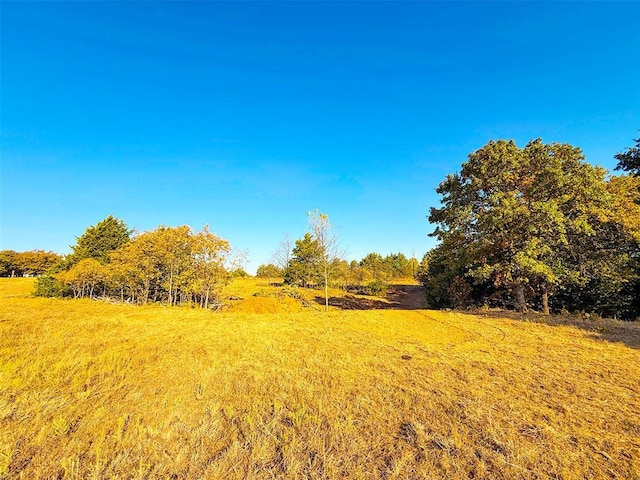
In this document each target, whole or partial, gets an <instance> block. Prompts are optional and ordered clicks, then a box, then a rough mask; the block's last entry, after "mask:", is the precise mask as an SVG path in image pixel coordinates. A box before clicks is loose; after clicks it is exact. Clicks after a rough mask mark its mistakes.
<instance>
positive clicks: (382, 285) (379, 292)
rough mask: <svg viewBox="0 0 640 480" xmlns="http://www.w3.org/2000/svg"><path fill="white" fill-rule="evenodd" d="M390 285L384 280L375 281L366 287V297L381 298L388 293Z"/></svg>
mask: <svg viewBox="0 0 640 480" xmlns="http://www.w3.org/2000/svg"><path fill="white" fill-rule="evenodd" d="M388 289H389V285H388V284H387V282H383V281H382V280H374V281H373V282H369V283H368V284H367V285H365V287H364V289H363V291H364V294H365V295H371V296H374V297H381V296H383V295H385V294H386V293H387V290H388Z"/></svg>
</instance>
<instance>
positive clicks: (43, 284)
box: [33, 275, 67, 297]
mask: <svg viewBox="0 0 640 480" xmlns="http://www.w3.org/2000/svg"><path fill="white" fill-rule="evenodd" d="M66 290H67V289H66V288H65V286H64V285H63V284H62V283H60V282H59V281H58V280H56V279H55V278H54V277H52V276H50V275H45V276H42V277H38V278H37V279H36V284H35V287H34V289H33V296H34V297H63V296H64V294H65V292H66Z"/></svg>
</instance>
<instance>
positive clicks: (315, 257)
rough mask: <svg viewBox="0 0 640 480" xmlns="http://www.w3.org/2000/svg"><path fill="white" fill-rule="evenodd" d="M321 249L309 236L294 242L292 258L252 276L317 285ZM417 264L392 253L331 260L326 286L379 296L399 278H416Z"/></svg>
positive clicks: (418, 266)
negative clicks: (357, 258) (347, 259)
mask: <svg viewBox="0 0 640 480" xmlns="http://www.w3.org/2000/svg"><path fill="white" fill-rule="evenodd" d="M321 258H322V250H321V249H320V248H318V246H317V245H316V244H315V239H314V238H313V237H312V236H311V235H305V236H304V237H303V238H301V239H300V240H297V241H296V243H295V246H294V248H293V250H292V255H291V258H290V259H289V261H288V262H287V264H286V265H285V266H284V267H281V266H278V265H276V264H274V263H268V264H264V265H260V266H259V267H258V270H257V271H256V276H257V277H261V278H274V279H282V280H283V281H284V283H285V284H289V285H297V286H301V287H311V286H317V285H321V284H322V282H323V274H322V269H321V265H322V262H321V261H320V259H321ZM420 274H421V263H420V262H418V260H417V259H416V258H413V257H412V258H407V256H406V255H404V254H403V253H400V252H398V253H392V254H389V255H387V256H385V257H383V256H382V255H380V254H379V253H375V252H373V253H369V254H367V255H366V256H365V257H363V258H362V260H360V261H357V260H352V261H350V262H349V261H346V260H343V259H341V258H334V259H332V261H331V262H330V263H329V285H330V286H331V287H335V288H342V289H344V290H350V291H352V292H354V293H361V294H364V295H380V294H382V293H384V292H385V291H386V289H387V285H388V283H389V282H392V281H397V280H400V279H413V278H419V275H420Z"/></svg>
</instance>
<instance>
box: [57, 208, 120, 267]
mask: <svg viewBox="0 0 640 480" xmlns="http://www.w3.org/2000/svg"><path fill="white" fill-rule="evenodd" d="M131 233H132V230H130V229H129V228H128V227H127V225H126V224H125V223H124V222H123V221H122V220H119V219H117V218H115V217H113V216H111V215H109V216H108V217H107V218H105V219H104V220H102V221H101V222H98V224H97V225H94V226H91V227H89V228H87V229H86V230H85V232H84V233H83V234H82V235H81V236H80V237H78V238H77V240H76V244H75V245H73V246H72V247H71V249H72V253H71V255H69V258H68V263H69V264H70V265H73V264H75V263H78V262H79V261H80V260H82V259H85V258H93V259H95V260H97V261H99V262H101V263H108V262H109V254H110V253H111V252H113V251H115V250H117V249H118V248H119V247H121V246H122V245H124V244H125V243H127V242H128V241H129V239H130V237H131Z"/></svg>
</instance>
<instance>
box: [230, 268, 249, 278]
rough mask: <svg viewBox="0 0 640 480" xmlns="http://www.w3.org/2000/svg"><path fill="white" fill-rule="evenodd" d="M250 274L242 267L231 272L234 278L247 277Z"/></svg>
mask: <svg viewBox="0 0 640 480" xmlns="http://www.w3.org/2000/svg"><path fill="white" fill-rule="evenodd" d="M248 276H249V274H248V273H247V272H246V270H245V269H244V268H242V267H238V268H236V269H234V270H233V271H232V272H231V277H232V278H247V277H248Z"/></svg>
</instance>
